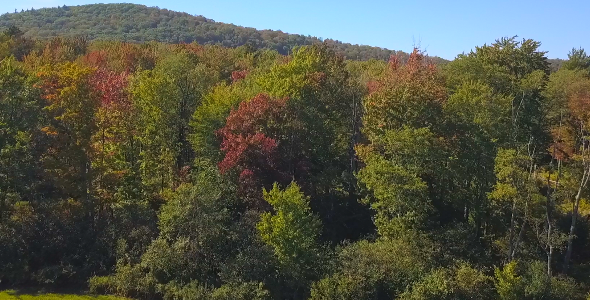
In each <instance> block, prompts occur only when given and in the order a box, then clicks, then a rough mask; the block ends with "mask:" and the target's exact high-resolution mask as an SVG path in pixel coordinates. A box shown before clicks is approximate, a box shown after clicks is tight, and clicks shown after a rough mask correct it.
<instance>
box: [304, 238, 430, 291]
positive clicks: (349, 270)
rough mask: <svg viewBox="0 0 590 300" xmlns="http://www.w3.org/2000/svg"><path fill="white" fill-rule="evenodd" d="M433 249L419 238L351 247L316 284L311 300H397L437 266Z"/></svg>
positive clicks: (425, 240) (340, 254) (365, 243)
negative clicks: (331, 271)
mask: <svg viewBox="0 0 590 300" xmlns="http://www.w3.org/2000/svg"><path fill="white" fill-rule="evenodd" d="M432 247H433V245H432V244H429V242H428V241H427V239H425V238H424V237H423V236H419V235H415V236H411V237H410V236H408V237H407V238H405V239H397V240H379V241H376V242H368V241H361V242H358V243H355V244H352V245H349V246H347V247H345V248H343V249H342V251H341V252H340V253H339V254H338V264H337V269H336V270H335V272H334V273H333V274H332V275H330V276H328V277H326V278H324V279H322V280H320V281H318V282H316V283H314V285H313V287H312V290H311V298H310V299H314V300H315V299H351V300H352V299H392V298H395V297H396V296H398V295H400V294H401V293H403V292H404V291H405V288H406V287H407V286H409V285H411V283H413V282H416V281H418V280H420V278H422V277H423V276H424V275H426V274H427V273H428V271H429V270H430V268H432V267H433V266H434V249H433V248H432Z"/></svg>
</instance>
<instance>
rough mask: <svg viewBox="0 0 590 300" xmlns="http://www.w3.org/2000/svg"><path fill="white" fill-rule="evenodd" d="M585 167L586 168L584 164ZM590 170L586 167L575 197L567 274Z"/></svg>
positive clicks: (568, 247) (568, 246) (567, 257)
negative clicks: (579, 211) (583, 193)
mask: <svg viewBox="0 0 590 300" xmlns="http://www.w3.org/2000/svg"><path fill="white" fill-rule="evenodd" d="M584 168H586V167H585V166H584ZM588 175H589V174H588V170H587V169H584V173H583V175H582V180H580V186H579V187H578V193H577V194H576V198H575V199H574V203H573V205H574V206H573V209H572V224H571V226H570V232H569V235H568V238H567V251H566V252H565V261H564V264H563V273H564V274H566V273H567V271H568V268H569V263H570V259H571V258H572V251H573V243H574V232H575V230H576V221H577V220H578V209H579V208H580V199H581V198H582V190H583V189H584V187H585V186H586V183H587V182H588Z"/></svg>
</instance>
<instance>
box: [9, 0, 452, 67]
mask: <svg viewBox="0 0 590 300" xmlns="http://www.w3.org/2000/svg"><path fill="white" fill-rule="evenodd" d="M10 26H18V27H19V28H20V29H21V30H22V31H23V32H24V33H25V36H27V37H29V38H35V39H49V38H53V37H58V36H59V37H78V36H85V37H87V38H88V39H90V40H95V39H100V40H108V41H123V42H151V41H159V42H166V43H192V42H197V43H199V44H201V45H209V44H211V45H221V46H224V47H238V46H242V45H249V46H251V47H254V48H256V49H262V48H265V49H272V50H276V51H277V52H279V53H280V54H284V55H286V54H289V53H290V51H291V50H292V49H293V48H294V47H297V46H304V45H312V44H317V43H328V44H330V45H331V46H332V47H333V48H334V49H335V50H336V51H337V52H338V53H339V54H342V55H344V56H345V57H347V58H349V59H355V60H369V59H380V60H387V59H389V57H390V56H391V55H393V54H395V55H403V56H408V54H407V53H404V52H402V51H392V50H388V49H383V48H379V47H370V46H365V45H351V44H348V43H342V42H340V41H337V40H332V39H321V38H317V37H312V36H304V35H300V34H288V33H284V32H282V31H274V30H256V29H254V28H247V27H242V26H236V25H233V24H225V23H221V22H215V21H213V20H211V19H207V18H205V17H203V16H192V15H190V14H187V13H182V12H175V11H171V10H167V9H160V8H158V7H147V6H144V5H137V4H129V3H121V4H90V5H80V6H71V7H68V6H65V5H64V6H61V7H55V8H43V9H37V10H35V9H30V10H26V11H24V10H23V11H22V12H19V11H15V13H7V14H3V15H1V16H0V27H10ZM406 58H407V57H406ZM432 59H433V60H435V61H436V62H445V61H446V60H444V59H442V58H439V57H433V58H432Z"/></svg>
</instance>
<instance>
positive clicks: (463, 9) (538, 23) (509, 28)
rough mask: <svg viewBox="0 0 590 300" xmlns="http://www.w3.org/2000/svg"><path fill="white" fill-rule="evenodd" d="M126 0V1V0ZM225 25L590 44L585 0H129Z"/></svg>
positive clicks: (438, 51)
mask: <svg viewBox="0 0 590 300" xmlns="http://www.w3.org/2000/svg"><path fill="white" fill-rule="evenodd" d="M97 1H100V2H101V3H118V2H121V1H122V0H119V1H109V0H94V1H92V0H15V1H12V0H0V13H5V12H14V10H15V9H17V10H18V11H20V10H21V9H25V10H26V9H27V8H28V9H30V8H35V9H38V8H42V7H55V6H58V5H60V6H61V5H64V4H65V5H68V6H73V5H82V4H91V3H97ZM123 1H124V0H123ZM128 2H131V3H137V4H144V5H147V6H157V7H160V8H167V9H170V10H175V11H182V12H187V13H189V14H192V15H203V16H205V17H207V18H209V19H213V20H215V21H220V22H224V23H233V24H236V25H241V26H247V27H254V28H257V29H273V30H282V31H284V32H288V33H298V34H303V35H311V36H316V37H321V38H331V39H336V40H340V41H343V42H347V43H352V44H362V45H370V46H378V47H383V48H388V49H391V50H402V51H406V52H408V51H411V50H412V48H413V47H414V46H419V47H420V48H421V49H422V50H425V51H426V52H427V53H428V54H429V55H432V56H440V57H443V58H446V59H453V58H454V57H456V55H457V54H460V53H463V52H469V51H470V50H471V49H473V48H474V47H475V46H480V45H483V44H485V43H487V44H490V43H493V42H494V40H496V39H498V38H501V37H512V36H515V35H517V36H519V37H520V38H527V39H528V38H531V39H534V40H537V41H540V42H541V43H542V45H541V50H543V51H548V54H547V56H548V57H549V58H567V54H568V52H569V51H570V50H571V49H572V48H573V47H576V48H578V47H582V48H586V49H588V50H590V30H589V29H588V26H587V22H586V20H587V19H588V18H589V15H590V1H588V0H561V1H557V0H486V1H483V0H446V1H442V0H438V1H437V0H422V1H412V0H404V1H398V0H363V1H352V0H339V1H337V0H315V1H314V0H297V1H282V0H273V1H270V0H259V1H251V0H206V1H204V0H128Z"/></svg>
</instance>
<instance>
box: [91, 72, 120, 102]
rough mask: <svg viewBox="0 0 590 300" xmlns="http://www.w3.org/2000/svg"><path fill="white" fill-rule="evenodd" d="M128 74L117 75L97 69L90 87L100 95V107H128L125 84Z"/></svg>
mask: <svg viewBox="0 0 590 300" xmlns="http://www.w3.org/2000/svg"><path fill="white" fill-rule="evenodd" d="M128 77H129V74H128V73H127V72H125V73H121V74H117V73H115V72H113V71H109V70H106V69H102V68H101V69H98V70H97V71H96V72H95V73H94V75H93V76H92V78H90V85H91V86H92V89H93V90H95V91H97V92H98V93H99V95H100V100H101V101H100V103H101V106H102V107H110V106H112V105H117V106H119V107H121V106H123V107H127V106H128V105H130V103H129V99H128V96H127V91H126V89H127V84H128Z"/></svg>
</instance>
